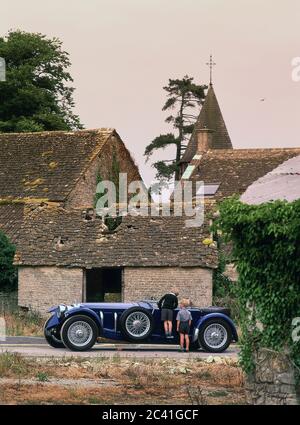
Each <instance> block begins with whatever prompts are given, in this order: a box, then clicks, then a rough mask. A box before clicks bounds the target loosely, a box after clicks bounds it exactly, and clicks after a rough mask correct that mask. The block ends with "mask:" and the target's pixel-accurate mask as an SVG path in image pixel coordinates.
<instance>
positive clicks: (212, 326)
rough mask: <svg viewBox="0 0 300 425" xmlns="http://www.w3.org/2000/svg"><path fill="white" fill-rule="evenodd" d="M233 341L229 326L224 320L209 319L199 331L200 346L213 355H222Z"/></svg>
mask: <svg viewBox="0 0 300 425" xmlns="http://www.w3.org/2000/svg"><path fill="white" fill-rule="evenodd" d="M231 341H232V332H231V329H230V326H229V324H228V323H227V322H226V321H225V320H223V319H209V320H207V321H206V322H204V324H203V325H202V326H201V327H200V329H199V344H200V346H201V347H202V348H203V349H204V350H205V351H209V352H211V353H222V352H223V351H225V350H226V349H227V348H228V347H229V345H230V343H231Z"/></svg>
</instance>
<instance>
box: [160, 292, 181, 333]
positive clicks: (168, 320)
mask: <svg viewBox="0 0 300 425" xmlns="http://www.w3.org/2000/svg"><path fill="white" fill-rule="evenodd" d="M178 294H179V292H178V290H177V289H174V290H173V292H170V293H168V294H165V295H164V296H163V297H162V298H161V299H160V300H159V301H158V303H157V305H158V308H159V309H160V310H161V320H162V322H164V329H165V334H166V338H174V337H173V335H172V321H173V310H175V308H177V306H178V298H177V297H178Z"/></svg>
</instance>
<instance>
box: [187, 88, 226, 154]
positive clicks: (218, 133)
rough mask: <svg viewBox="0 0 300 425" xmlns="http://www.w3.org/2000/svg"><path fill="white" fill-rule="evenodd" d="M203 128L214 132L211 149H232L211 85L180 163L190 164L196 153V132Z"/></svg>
mask: <svg viewBox="0 0 300 425" xmlns="http://www.w3.org/2000/svg"><path fill="white" fill-rule="evenodd" d="M203 128H208V129H210V130H214V132H213V133H212V148H213V149H232V144H231V140H230V137H229V134H228V131H227V128H226V124H225V121H224V119H223V115H222V112H221V109H220V106H219V103H218V100H217V97H216V94H215V91H214V88H213V86H212V85H210V87H209V89H208V92H207V95H206V98H205V101H204V104H203V106H202V108H201V111H200V114H199V117H198V119H197V121H196V123H195V126H194V131H193V133H192V135H191V139H190V141H189V143H188V145H187V148H186V150H185V152H184V154H183V156H182V158H181V160H180V162H190V161H191V160H192V158H193V157H194V155H195V154H196V152H197V131H198V130H201V129H203Z"/></svg>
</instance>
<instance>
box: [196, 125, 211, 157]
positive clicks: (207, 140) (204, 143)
mask: <svg viewBox="0 0 300 425" xmlns="http://www.w3.org/2000/svg"><path fill="white" fill-rule="evenodd" d="M213 132H214V130H210V129H209V128H200V129H199V130H197V136H196V137H197V153H200V152H207V151H208V150H209V149H212V146H213V140H212V137H213Z"/></svg>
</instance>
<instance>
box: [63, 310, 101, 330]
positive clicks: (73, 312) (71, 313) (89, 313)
mask: <svg viewBox="0 0 300 425" xmlns="http://www.w3.org/2000/svg"><path fill="white" fill-rule="evenodd" d="M77 314H80V315H83V316H88V317H90V318H91V319H93V320H94V321H95V323H96V325H97V326H98V328H99V335H100V334H101V333H102V330H103V323H102V320H101V318H100V316H98V315H97V314H96V313H95V312H94V311H93V310H91V309H89V308H72V309H71V310H68V311H66V312H65V314H64V320H63V322H61V324H62V323H64V322H65V321H66V320H67V319H69V318H70V317H73V316H76V315H77Z"/></svg>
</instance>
